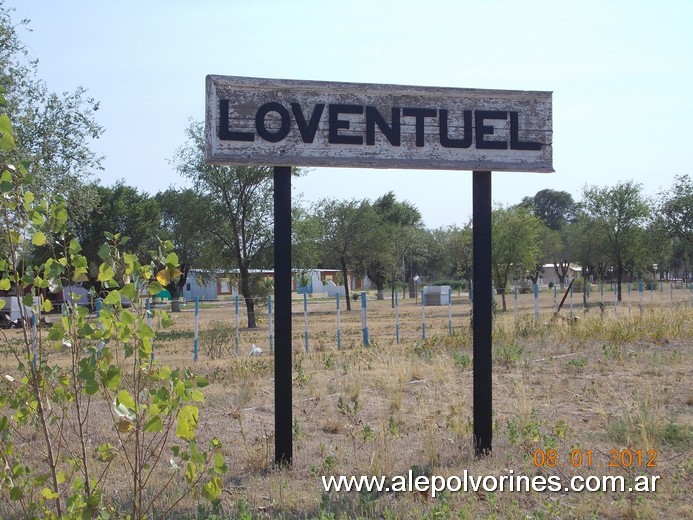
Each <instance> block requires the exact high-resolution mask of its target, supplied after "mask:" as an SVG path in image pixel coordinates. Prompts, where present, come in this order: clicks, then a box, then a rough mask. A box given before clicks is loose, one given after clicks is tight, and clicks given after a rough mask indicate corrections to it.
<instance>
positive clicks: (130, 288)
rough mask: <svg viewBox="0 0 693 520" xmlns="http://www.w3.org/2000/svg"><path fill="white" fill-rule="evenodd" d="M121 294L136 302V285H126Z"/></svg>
mask: <svg viewBox="0 0 693 520" xmlns="http://www.w3.org/2000/svg"><path fill="white" fill-rule="evenodd" d="M120 294H122V295H123V296H125V297H126V298H127V299H128V300H134V299H135V298H137V289H135V284H134V283H128V284H125V285H124V286H123V287H122V288H121V289H120Z"/></svg>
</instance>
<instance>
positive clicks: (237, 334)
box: [236, 293, 272, 355]
mask: <svg viewBox="0 0 693 520" xmlns="http://www.w3.org/2000/svg"><path fill="white" fill-rule="evenodd" d="M271 353H272V346H271V345H270V354H271ZM236 355H238V293H236Z"/></svg>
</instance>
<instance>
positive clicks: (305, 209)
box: [0, 3, 693, 327]
mask: <svg viewBox="0 0 693 520" xmlns="http://www.w3.org/2000/svg"><path fill="white" fill-rule="evenodd" d="M25 23H26V22H24V21H22V22H20V24H19V26H21V25H23V24H25ZM17 27H18V26H16V25H13V23H12V21H11V19H10V17H9V14H8V11H7V10H5V9H3V8H2V4H1V3H0V82H2V84H3V85H6V86H7V87H8V88H7V90H8V95H7V107H6V108H5V111H6V112H7V114H8V116H9V117H11V118H12V121H13V124H14V128H15V132H14V137H13V139H14V141H15V142H14V143H12V146H9V145H7V143H5V145H4V144H3V142H2V140H0V160H1V161H2V162H3V163H4V164H17V163H18V161H20V160H21V161H22V162H23V163H24V164H25V167H26V169H27V171H28V172H29V174H30V177H31V178H32V180H33V183H34V186H35V187H36V188H35V191H36V193H37V195H38V196H40V197H56V196H59V197H63V198H65V199H66V200H67V201H68V205H67V206H68V213H69V215H68V217H69V222H68V223H69V226H70V231H71V233H72V234H73V235H74V236H75V237H76V238H77V239H79V241H80V243H81V244H82V247H83V250H84V254H85V257H86V258H87V259H88V262H89V265H90V270H89V271H88V273H89V275H90V276H91V278H92V280H94V281H96V280H97V278H98V273H97V271H96V266H98V265H99V263H100V261H101V259H102V258H101V256H100V255H101V247H102V244H103V241H104V237H105V233H106V232H110V233H113V234H120V235H121V236H127V237H130V242H129V244H128V247H130V248H131V249H132V250H133V252H134V253H136V254H137V255H138V256H139V257H141V258H147V257H152V256H156V255H152V252H154V253H156V252H157V251H156V249H157V247H158V243H159V242H158V239H163V240H171V241H172V242H173V243H174V245H175V247H176V253H177V255H178V258H179V260H180V274H179V272H178V271H176V272H174V273H172V276H170V277H169V279H167V280H163V281H165V282H167V289H168V290H169V292H170V293H171V295H172V297H173V300H174V305H175V303H176V301H177V297H178V295H179V294H180V290H181V289H182V287H183V286H184V284H185V283H186V278H187V275H188V273H189V271H190V268H191V267H195V268H198V269H201V270H208V271H211V270H216V271H226V272H233V273H237V281H238V286H239V289H240V292H241V294H242V295H243V297H244V300H245V305H246V308H247V311H248V322H249V323H248V325H249V327H254V326H255V302H256V296H257V295H258V293H259V292H260V291H261V289H262V287H261V285H260V284H259V282H258V279H257V278H256V277H254V276H253V270H254V269H263V268H271V267H272V261H273V260H272V259H273V252H272V245H273V240H272V238H273V237H272V230H273V210H272V170H271V168H268V167H260V168H258V167H224V166H213V165H207V164H205V163H204V159H203V146H204V137H203V128H202V124H201V123H197V122H191V124H190V126H189V127H188V128H187V129H186V141H185V143H184V144H183V145H182V146H181V147H180V148H179V149H178V150H177V152H176V153H175V155H174V157H173V159H172V161H171V163H172V166H173V167H174V168H175V169H176V171H177V172H178V173H179V174H180V175H181V177H182V178H183V179H185V180H186V181H187V183H188V184H189V186H190V187H189V188H185V189H174V188H170V189H168V190H166V191H162V192H159V193H157V194H155V195H148V194H146V193H141V192H139V191H138V190H137V189H136V188H134V187H130V186H127V185H125V184H124V183H122V182H120V183H117V184H115V185H114V186H111V187H105V186H101V185H99V183H98V182H94V181H93V180H92V179H91V178H90V177H89V175H90V174H91V173H92V172H94V171H98V170H99V169H100V168H101V159H100V158H99V157H98V156H96V155H95V154H94V153H93V152H91V150H90V143H91V140H92V139H96V138H98V137H99V136H100V135H101V133H102V132H103V129H102V128H101V127H100V126H99V125H98V123H97V122H96V120H95V117H94V116H95V113H96V110H97V109H98V103H97V102H95V101H94V100H93V99H90V98H89V97H88V96H87V95H86V91H85V90H84V89H82V88H78V89H76V90H75V91H73V92H64V93H62V94H58V93H53V92H50V91H49V89H48V88H47V86H46V85H45V83H44V82H42V81H41V80H40V79H39V78H38V74H37V62H36V61H34V60H32V59H30V57H29V56H28V54H27V52H26V50H25V48H24V46H23V45H22V43H21V41H20V40H19V38H18V37H17V32H16V28H17ZM2 133H3V132H2V130H1V129H0V134H2ZM301 173H302V172H301V171H299V170H296V171H294V175H301ZM294 206H295V208H294V213H293V235H294V236H293V237H292V238H293V244H294V249H293V257H292V258H293V266H294V267H295V268H297V269H312V268H320V267H323V268H338V269H340V270H341V271H342V277H341V278H342V279H343V281H344V284H345V289H346V291H347V293H348V290H349V287H348V278H349V277H348V273H350V272H352V273H357V274H360V275H365V274H367V275H368V277H369V278H370V279H371V280H372V281H373V283H374V284H375V285H376V287H377V289H378V295H379V297H381V298H382V297H384V291H385V288H386V287H389V288H390V289H391V290H394V288H395V287H396V285H397V284H398V283H404V282H407V281H408V280H410V279H411V278H412V277H413V276H414V275H415V274H420V275H425V278H426V280H427V281H432V280H440V279H467V280H468V279H470V278H471V270H472V265H471V258H472V254H471V251H472V238H471V237H472V233H471V223H467V224H466V225H464V226H461V227H458V226H448V227H442V228H438V229H426V228H425V226H424V225H423V222H422V219H421V214H420V213H419V211H418V210H417V208H416V207H415V205H413V204H412V203H410V202H407V201H400V200H397V198H396V196H395V195H394V193H392V192H390V193H386V194H384V195H382V196H380V197H377V198H374V199H363V200H337V199H324V200H321V201H319V202H318V203H316V204H313V205H306V204H301V203H300V202H298V203H295V204H294ZM691 207H693V183H692V182H691V179H690V177H688V176H687V175H682V176H679V177H676V178H675V180H674V183H673V185H672V186H671V188H670V189H668V190H666V191H663V192H662V193H659V194H658V195H657V196H655V197H652V198H648V197H647V196H646V195H645V194H644V192H643V190H642V187H641V186H640V185H638V184H636V183H633V182H621V183H617V184H616V185H614V186H611V187H596V186H587V187H585V188H584V190H583V193H582V200H581V201H577V202H576V201H574V200H573V198H572V196H571V195H570V194H569V193H567V192H564V191H555V190H542V191H540V192H538V193H537V194H536V195H534V196H533V197H526V198H525V199H523V200H522V201H521V202H520V203H519V204H517V205H514V206H498V207H496V209H495V210H494V212H493V275H494V283H495V286H496V288H497V289H498V291H499V292H500V293H501V294H503V293H504V292H505V289H506V288H507V287H508V286H509V285H510V284H511V283H517V282H523V281H526V280H529V281H534V282H536V280H537V278H538V276H539V273H540V269H541V266H542V265H543V264H546V263H551V264H554V266H555V271H556V275H557V277H558V278H559V279H560V280H561V283H563V282H564V281H565V277H566V276H567V273H568V267H569V265H570V264H571V263H575V264H578V265H580V266H582V268H583V272H584V274H585V275H586V276H589V277H592V278H599V279H604V278H605V277H606V276H607V274H609V273H612V275H613V277H614V278H615V280H616V281H617V282H618V287H619V298H620V286H621V283H622V282H623V280H624V279H626V278H627V277H628V276H636V277H637V276H640V275H641V274H642V273H649V272H650V269H649V267H650V266H652V264H658V266H659V272H660V273H662V274H671V275H673V276H678V277H683V278H688V276H689V272H690V259H691V253H692V246H691V240H692V237H693V231H692V230H693V216H692V215H691V211H692V210H691V209H690V208H691ZM50 246H51V241H50V240H47V241H46V244H45V245H43V246H40V247H38V248H37V250H36V253H35V254H36V255H37V256H39V257H40V256H41V255H42V254H43V255H44V256H47V254H48V252H47V251H43V252H42V250H41V248H43V249H47V248H50ZM2 247H3V246H2V244H0V248H2ZM391 294H392V293H391ZM347 301H348V302H349V299H347ZM348 305H350V303H348ZM174 310H176V309H175V308H174Z"/></svg>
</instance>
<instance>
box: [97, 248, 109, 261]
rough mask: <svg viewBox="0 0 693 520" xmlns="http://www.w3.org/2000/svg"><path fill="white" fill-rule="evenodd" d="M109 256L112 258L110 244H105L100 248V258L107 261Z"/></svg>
mask: <svg viewBox="0 0 693 520" xmlns="http://www.w3.org/2000/svg"><path fill="white" fill-rule="evenodd" d="M109 256H111V248H110V247H109V246H108V244H103V245H102V246H101V247H100V248H99V258H101V259H102V260H106V259H107V258H108V257H109Z"/></svg>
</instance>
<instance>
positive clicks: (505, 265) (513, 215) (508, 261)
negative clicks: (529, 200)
mask: <svg viewBox="0 0 693 520" xmlns="http://www.w3.org/2000/svg"><path fill="white" fill-rule="evenodd" d="M491 226H492V228H491V229H492V252H491V255H492V259H491V262H492V271H493V281H494V283H495V286H496V290H497V291H498V292H499V293H500V295H501V298H502V302H503V310H507V306H506V301H505V292H506V289H507V287H508V282H509V281H510V279H511V276H513V275H515V276H522V275H523V274H524V273H526V272H527V271H529V272H531V273H533V272H534V271H535V269H536V265H537V263H538V261H539V260H540V255H541V249H540V245H539V239H540V236H541V231H542V227H543V226H542V223H541V220H539V219H538V218H537V217H535V216H534V215H532V214H531V213H530V212H529V211H528V210H526V209H525V208H522V207H518V206H515V207H507V208H504V207H498V208H496V209H494V210H493V212H492V213H491Z"/></svg>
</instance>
